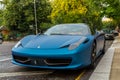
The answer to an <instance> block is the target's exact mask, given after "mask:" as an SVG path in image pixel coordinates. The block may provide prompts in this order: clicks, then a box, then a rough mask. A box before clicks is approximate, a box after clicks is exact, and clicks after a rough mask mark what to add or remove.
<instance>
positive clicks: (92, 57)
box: [90, 42, 96, 69]
mask: <svg viewBox="0 0 120 80" xmlns="http://www.w3.org/2000/svg"><path fill="white" fill-rule="evenodd" d="M95 60H96V43H95V42H94V43H93V46H92V52H91V64H90V68H91V69H94V68H95V66H96V62H95Z"/></svg>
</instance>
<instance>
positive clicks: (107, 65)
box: [89, 40, 117, 80]
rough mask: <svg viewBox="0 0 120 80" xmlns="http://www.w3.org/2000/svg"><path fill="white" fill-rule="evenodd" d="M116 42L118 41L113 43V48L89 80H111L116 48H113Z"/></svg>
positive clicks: (108, 51)
mask: <svg viewBox="0 0 120 80" xmlns="http://www.w3.org/2000/svg"><path fill="white" fill-rule="evenodd" d="M116 42H117V40H114V41H113V43H112V45H111V47H110V48H109V49H108V50H107V52H106V53H105V55H104V56H103V58H102V59H101V60H100V62H99V64H98V65H97V67H96V69H95V70H94V72H93V73H92V75H91V76H90V78H89V80H109V77H110V72H111V67H112V61H113V56H114V51H115V47H113V44H114V43H116Z"/></svg>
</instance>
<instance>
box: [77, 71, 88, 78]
mask: <svg viewBox="0 0 120 80" xmlns="http://www.w3.org/2000/svg"><path fill="white" fill-rule="evenodd" d="M85 72H86V70H84V71H83V72H82V73H81V74H80V75H79V76H78V77H77V78H76V79H75V80H80V78H81V77H82V76H83V75H84V73H85Z"/></svg>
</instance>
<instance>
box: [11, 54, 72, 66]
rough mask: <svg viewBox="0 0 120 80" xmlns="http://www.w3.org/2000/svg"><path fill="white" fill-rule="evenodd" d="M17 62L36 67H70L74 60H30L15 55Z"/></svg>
mask: <svg viewBox="0 0 120 80" xmlns="http://www.w3.org/2000/svg"><path fill="white" fill-rule="evenodd" d="M13 58H14V60H15V61H16V62H18V63H22V64H27V65H35V66H68V65H69V64H70V63H71V62H72V59H48V58H28V57H21V56H16V55H13Z"/></svg>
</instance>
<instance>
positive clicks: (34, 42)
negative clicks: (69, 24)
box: [23, 35, 83, 49]
mask: <svg viewBox="0 0 120 80" xmlns="http://www.w3.org/2000/svg"><path fill="white" fill-rule="evenodd" d="M82 37H83V36H70V35H67V36H66V35H39V36H35V37H33V38H30V40H29V41H27V43H26V44H23V47H25V48H40V49H57V48H63V47H67V46H69V45H70V44H72V43H75V42H77V41H79V40H80V39H81V38H82Z"/></svg>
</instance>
